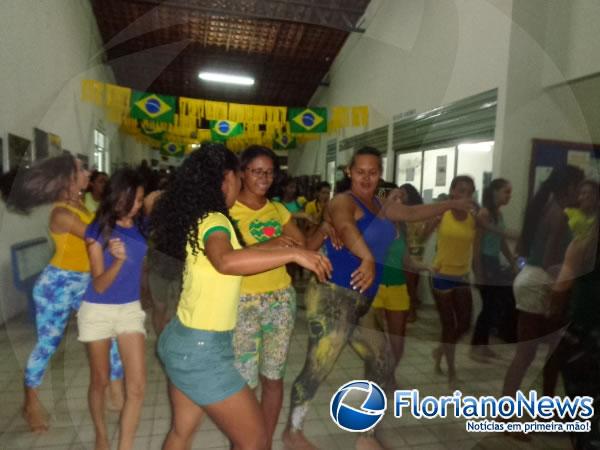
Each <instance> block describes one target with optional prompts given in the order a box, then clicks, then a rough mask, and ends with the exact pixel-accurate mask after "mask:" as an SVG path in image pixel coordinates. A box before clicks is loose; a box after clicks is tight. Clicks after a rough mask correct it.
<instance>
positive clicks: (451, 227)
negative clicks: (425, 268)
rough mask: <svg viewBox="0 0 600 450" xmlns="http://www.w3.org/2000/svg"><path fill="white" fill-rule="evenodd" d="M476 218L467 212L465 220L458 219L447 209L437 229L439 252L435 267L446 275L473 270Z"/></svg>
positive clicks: (457, 274)
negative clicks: (472, 259)
mask: <svg viewBox="0 0 600 450" xmlns="http://www.w3.org/2000/svg"><path fill="white" fill-rule="evenodd" d="M474 241H475V219H474V218H473V216H472V215H471V214H467V218H466V219H465V220H456V219H455V218H454V214H452V211H446V212H445V213H444V215H443V216H442V221H441V222H440V224H439V226H438V231H437V252H436V255H435V261H434V263H433V268H434V269H435V270H436V272H438V273H441V274H444V275H452V276H462V275H466V274H468V273H469V272H470V271H471V258H472V256H473V242H474Z"/></svg>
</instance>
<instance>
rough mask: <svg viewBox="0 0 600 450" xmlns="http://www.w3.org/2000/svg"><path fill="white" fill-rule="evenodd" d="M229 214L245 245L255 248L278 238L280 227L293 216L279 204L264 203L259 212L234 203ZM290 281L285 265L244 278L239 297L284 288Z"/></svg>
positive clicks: (239, 203)
mask: <svg viewBox="0 0 600 450" xmlns="http://www.w3.org/2000/svg"><path fill="white" fill-rule="evenodd" d="M229 215H230V216H231V218H232V219H233V220H234V222H235V223H236V225H237V228H238V230H239V231H240V233H241V234H242V236H243V238H244V240H245V241H246V245H254V244H258V243H261V242H265V241H268V240H270V239H274V238H276V237H278V236H281V234H282V233H283V227H284V226H285V225H286V224H287V223H288V222H289V221H290V219H291V218H292V215H291V214H290V212H289V211H288V210H287V209H286V208H285V206H283V205H282V204H281V203H278V202H271V201H267V203H266V204H265V205H264V206H263V207H262V208H260V209H257V210H255V209H252V208H249V207H248V206H246V205H244V204H243V203H241V202H239V201H237V202H235V204H234V205H233V207H232V208H231V209H230V210H229ZM291 284H292V280H291V278H290V276H289V275H288V273H287V270H286V269H285V266H281V267H277V268H276V269H273V270H269V271H267V272H263V273H259V274H257V275H250V276H246V277H244V279H243V280H242V290H241V293H242V295H254V294H262V293H264V292H270V291H277V290H280V289H286V288H288V287H289V286H290V285H291Z"/></svg>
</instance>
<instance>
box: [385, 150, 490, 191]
mask: <svg viewBox="0 0 600 450" xmlns="http://www.w3.org/2000/svg"><path fill="white" fill-rule="evenodd" d="M493 150H494V142H493V141H482V142H463V143H460V144H458V145H449V146H447V147H443V148H426V149H424V150H422V151H421V150H419V151H412V152H397V153H396V173H395V181H396V184H397V185H398V186H401V185H402V184H404V183H411V184H412V185H413V186H414V187H415V188H417V190H418V191H419V192H420V193H421V195H422V196H423V200H424V201H425V202H426V203H429V202H431V201H433V200H435V199H436V198H437V197H438V196H439V195H440V194H448V192H449V191H450V183H451V182H452V178H454V177H455V176H456V175H469V176H470V177H472V178H473V180H474V181H475V195H474V198H475V199H476V200H477V201H478V202H480V203H481V194H482V192H483V188H484V187H485V186H487V184H488V183H489V182H490V181H491V178H492V159H493Z"/></svg>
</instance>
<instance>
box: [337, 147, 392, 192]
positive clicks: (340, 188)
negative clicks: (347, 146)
mask: <svg viewBox="0 0 600 450" xmlns="http://www.w3.org/2000/svg"><path fill="white" fill-rule="evenodd" d="M363 155H370V156H375V157H376V158H377V159H378V160H379V170H383V162H382V159H381V152H380V151H379V150H377V149H376V148H375V147H368V146H366V147H361V148H359V149H358V150H356V151H355V152H354V154H353V155H352V159H351V160H350V162H349V163H348V166H347V168H346V170H350V169H352V167H353V166H354V164H355V163H356V158H357V157H358V156H363ZM351 186H352V180H350V177H349V176H348V174H347V173H346V171H344V178H343V179H341V180H340V181H338V182H337V183H336V185H335V191H336V193H340V192H344V191H348V190H350V187H351Z"/></svg>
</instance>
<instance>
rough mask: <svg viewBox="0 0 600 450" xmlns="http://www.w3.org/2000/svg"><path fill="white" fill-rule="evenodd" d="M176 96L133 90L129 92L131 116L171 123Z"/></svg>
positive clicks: (173, 117)
mask: <svg viewBox="0 0 600 450" xmlns="http://www.w3.org/2000/svg"><path fill="white" fill-rule="evenodd" d="M175 103H176V98H175V97H171V96H169V95H157V94H149V93H147V92H139V91H133V92H132V94H131V117H133V118H134V119H140V120H154V121H156V122H167V123H173V121H174V119H175Z"/></svg>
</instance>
